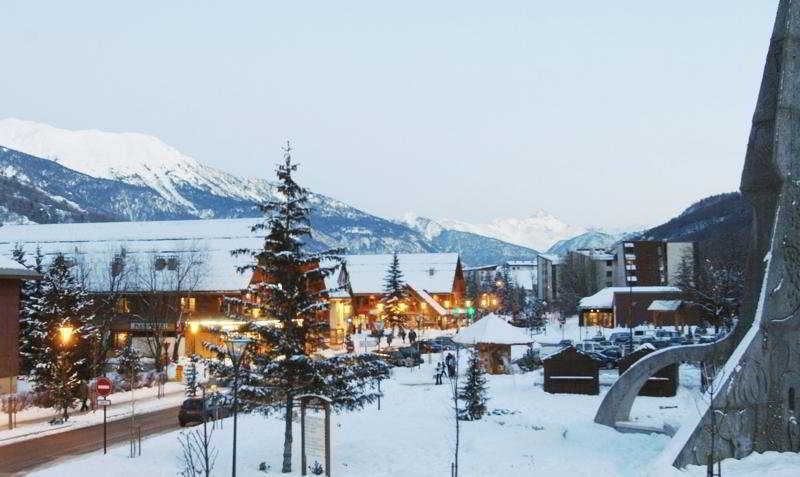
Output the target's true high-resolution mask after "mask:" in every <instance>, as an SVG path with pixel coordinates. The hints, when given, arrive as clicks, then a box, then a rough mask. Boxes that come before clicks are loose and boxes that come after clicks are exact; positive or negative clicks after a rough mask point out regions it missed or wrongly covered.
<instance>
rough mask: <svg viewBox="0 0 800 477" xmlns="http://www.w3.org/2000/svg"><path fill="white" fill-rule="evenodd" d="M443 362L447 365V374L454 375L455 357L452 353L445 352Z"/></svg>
mask: <svg viewBox="0 0 800 477" xmlns="http://www.w3.org/2000/svg"><path fill="white" fill-rule="evenodd" d="M444 362H445V364H446V365H447V376H448V377H451V378H452V377H453V376H455V375H456V357H455V356H453V353H447V357H446V358H445V359H444Z"/></svg>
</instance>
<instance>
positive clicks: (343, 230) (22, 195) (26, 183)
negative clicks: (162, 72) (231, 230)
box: [0, 119, 535, 264]
mask: <svg viewBox="0 0 800 477" xmlns="http://www.w3.org/2000/svg"><path fill="white" fill-rule="evenodd" d="M276 193H277V192H276V188H275V187H274V186H273V185H272V184H271V183H270V182H268V181H266V180H261V179H247V178H241V177H237V176H234V175H232V174H229V173H227V172H224V171H222V170H219V169H215V168H212V167H208V166H206V165H204V164H202V163H200V162H199V161H197V160H195V159H193V158H191V157H189V156H186V155H184V154H182V153H181V152H180V151H178V150H176V149H175V148H173V147H171V146H169V145H167V144H165V143H164V142H162V141H161V140H159V139H158V138H155V137H152V136H147V135H144V134H135V133H109V132H103V131H96V130H87V131H68V130H65V129H59V128H55V127H53V126H50V125H47V124H42V123H36V122H31V121H22V120H18V119H5V120H0V199H3V201H2V203H0V221H2V220H5V221H11V222H16V223H26V222H35V223H57V222H86V221H142V220H175V219H192V218H237V217H259V216H260V215H261V214H260V212H259V211H258V209H257V207H256V203H258V202H263V201H265V200H267V199H272V198H275V195H276ZM310 202H311V209H312V210H311V223H312V226H313V229H314V239H315V241H316V242H318V243H320V244H324V245H326V246H330V247H342V248H346V249H347V250H348V252H349V253H386V252H391V251H395V250H397V251H399V252H434V251H441V252H459V253H461V255H462V259H463V260H464V262H465V263H466V264H482V263H496V262H499V261H503V260H506V259H512V258H520V257H528V256H530V255H532V254H533V253H535V251H532V250H529V249H527V248H524V247H519V246H516V245H512V244H509V243H505V242H502V241H500V240H495V239H491V238H488V237H481V236H478V235H474V234H469V233H461V232H456V231H447V233H442V231H437V230H436V227H437V226H436V225H435V224H434V225H431V224H429V225H430V228H429V230H422V231H420V229H419V227H416V226H415V227H410V226H408V225H407V224H404V223H399V222H396V221H390V220H386V219H383V218H381V217H376V216H374V215H371V214H368V213H366V212H363V211H361V210H358V209H356V208H354V207H352V206H350V205H348V204H345V203H344V202H341V201H338V200H336V199H333V198H330V197H326V196H323V195H319V194H312V195H311V197H310Z"/></svg>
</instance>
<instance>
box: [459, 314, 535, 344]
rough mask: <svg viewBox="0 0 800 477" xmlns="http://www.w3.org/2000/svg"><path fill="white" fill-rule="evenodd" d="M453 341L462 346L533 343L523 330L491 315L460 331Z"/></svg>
mask: <svg viewBox="0 0 800 477" xmlns="http://www.w3.org/2000/svg"><path fill="white" fill-rule="evenodd" d="M453 341H455V342H456V343H461V344H468V345H471V344H478V343H492V344H505V345H518V344H528V343H532V342H533V339H531V337H530V336H528V333H527V332H525V330H523V329H521V328H517V327H515V326H511V325H509V324H508V322H507V321H506V320H504V319H503V318H501V317H499V316H497V315H495V314H494V313H490V314H488V315H486V316H484V317H483V318H481V319H480V320H478V321H476V322H475V323H473V324H471V325H469V326H468V327H466V328H464V329H462V330H461V331H459V332H458V333H457V334H456V335H455V336H454V337H453Z"/></svg>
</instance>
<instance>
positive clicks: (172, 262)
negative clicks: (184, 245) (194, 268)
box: [167, 256, 178, 270]
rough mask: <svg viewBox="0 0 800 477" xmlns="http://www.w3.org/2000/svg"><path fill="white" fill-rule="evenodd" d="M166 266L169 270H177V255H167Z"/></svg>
mask: <svg viewBox="0 0 800 477" xmlns="http://www.w3.org/2000/svg"><path fill="white" fill-rule="evenodd" d="M167 268H168V269H170V270H177V269H178V257H175V256H172V257H169V260H167Z"/></svg>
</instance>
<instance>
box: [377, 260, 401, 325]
mask: <svg viewBox="0 0 800 477" xmlns="http://www.w3.org/2000/svg"><path fill="white" fill-rule="evenodd" d="M383 281H384V286H383V291H384V295H383V302H384V304H385V305H386V321H387V322H388V323H389V324H390V325H392V327H395V326H403V315H402V309H401V307H400V305H401V304H402V303H403V300H405V299H406V286H405V284H404V283H403V272H402V271H401V270H400V259H398V258H397V252H394V254H393V255H392V263H390V264H389V268H388V269H387V270H386V278H384V280H383Z"/></svg>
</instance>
